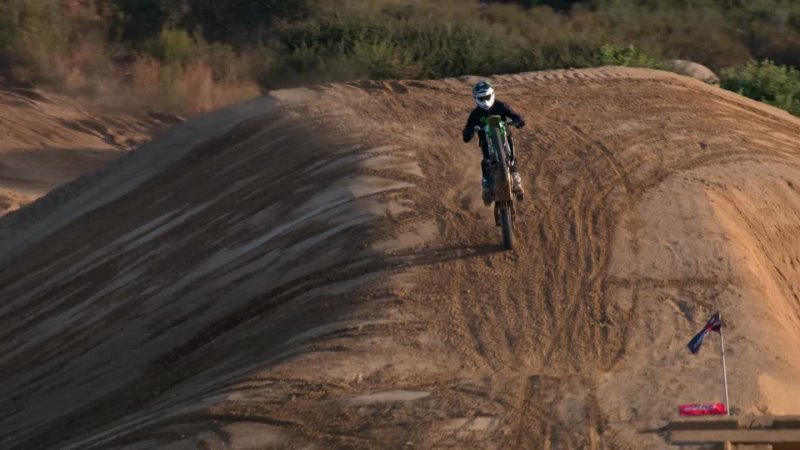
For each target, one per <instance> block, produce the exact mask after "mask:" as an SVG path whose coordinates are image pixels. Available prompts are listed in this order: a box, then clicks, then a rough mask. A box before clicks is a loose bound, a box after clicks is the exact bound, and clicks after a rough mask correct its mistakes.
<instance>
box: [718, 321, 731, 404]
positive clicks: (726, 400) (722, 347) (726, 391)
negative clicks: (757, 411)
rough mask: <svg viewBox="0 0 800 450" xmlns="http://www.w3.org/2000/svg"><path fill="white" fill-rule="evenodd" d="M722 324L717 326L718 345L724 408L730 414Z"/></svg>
mask: <svg viewBox="0 0 800 450" xmlns="http://www.w3.org/2000/svg"><path fill="white" fill-rule="evenodd" d="M719 318H720V320H722V314H721V313H720V315H719ZM722 328H723V327H722V326H720V327H719V345H720V352H721V353H722V380H723V382H724V383H725V410H726V411H727V413H728V415H729V416H730V415H731V406H730V405H731V404H730V400H728V366H727V365H726V364H725V338H724V337H723V336H722Z"/></svg>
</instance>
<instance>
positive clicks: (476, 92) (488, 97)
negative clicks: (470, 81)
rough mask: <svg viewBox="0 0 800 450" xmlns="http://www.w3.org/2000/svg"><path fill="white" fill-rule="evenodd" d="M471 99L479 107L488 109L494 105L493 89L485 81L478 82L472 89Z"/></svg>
mask: <svg viewBox="0 0 800 450" xmlns="http://www.w3.org/2000/svg"><path fill="white" fill-rule="evenodd" d="M472 98H474V99H475V103H477V104H478V106H479V107H481V108H483V109H489V108H491V107H492V105H494V88H493V87H492V85H491V84H489V83H488V82H486V81H479V82H478V83H476V84H475V86H474V87H473V88H472Z"/></svg>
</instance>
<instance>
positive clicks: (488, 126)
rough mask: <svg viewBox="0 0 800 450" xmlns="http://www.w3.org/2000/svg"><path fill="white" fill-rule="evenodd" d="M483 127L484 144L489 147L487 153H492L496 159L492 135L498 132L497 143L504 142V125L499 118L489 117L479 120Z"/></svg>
mask: <svg viewBox="0 0 800 450" xmlns="http://www.w3.org/2000/svg"><path fill="white" fill-rule="evenodd" d="M481 122H482V123H483V125H484V133H486V143H487V144H488V145H489V151H490V152H492V153H494V155H493V156H494V157H495V158H497V159H499V158H498V155H497V149H496V148H495V141H494V139H493V138H494V137H495V135H494V133H495V130H498V131H499V132H500V133H499V136H497V137H499V138H500V139H498V141H497V142H499V143H501V145H502V142H504V141H505V140H506V123H505V121H504V120H503V118H502V117H501V116H489V117H484V118H482V119H481Z"/></svg>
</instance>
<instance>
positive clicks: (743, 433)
mask: <svg viewBox="0 0 800 450" xmlns="http://www.w3.org/2000/svg"><path fill="white" fill-rule="evenodd" d="M669 441H670V443H672V444H699V443H705V442H725V441H730V442H733V443H736V444H762V443H763V444H778V443H784V444H785V443H798V444H800V429H799V430H790V429H764V430H719V429H717V430H709V429H706V430H675V431H670V434H669Z"/></svg>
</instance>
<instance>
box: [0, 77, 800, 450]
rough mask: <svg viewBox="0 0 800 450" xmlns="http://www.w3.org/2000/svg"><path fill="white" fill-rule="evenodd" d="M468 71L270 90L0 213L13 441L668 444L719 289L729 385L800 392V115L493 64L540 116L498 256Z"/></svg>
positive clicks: (523, 139)
mask: <svg viewBox="0 0 800 450" xmlns="http://www.w3.org/2000/svg"><path fill="white" fill-rule="evenodd" d="M472 81H473V80H472V79H469V78H465V79H458V80H444V81H430V82H402V83H398V82H361V83H351V84H337V85H328V86H321V87H316V88H313V89H303V90H294V91H284V92H276V93H274V94H273V95H272V96H270V97H265V98H263V99H258V100H255V101H253V102H249V103H247V104H244V105H241V106H237V107H233V108H230V109H228V110H226V111H222V112H218V113H215V114H213V115H210V116H206V117H203V118H200V119H197V120H196V121H192V122H189V123H187V124H184V125H183V126H181V127H178V128H176V129H175V130H174V131H173V132H171V133H170V134H169V135H168V136H165V137H164V139H163V140H160V141H157V142H155V143H153V144H150V145H148V146H145V147H144V148H142V149H141V150H139V151H137V152H133V153H131V154H130V155H129V157H128V158H126V160H124V161H122V162H121V163H120V164H118V165H117V166H113V167H109V168H107V169H105V170H104V171H103V172H101V173H99V174H97V175H95V176H93V177H87V178H86V179H84V180H83V181H82V183H78V184H71V185H67V186H65V187H64V188H62V189H59V191H57V192H56V193H54V194H52V195H50V196H48V197H45V198H44V199H43V200H41V201H40V202H37V203H36V204H34V205H32V206H31V207H28V208H24V209H22V210H20V211H18V212H16V213H12V214H10V215H8V216H7V217H5V218H4V219H2V220H0V255H3V256H2V257H0V258H1V259H0V263H3V264H4V266H2V267H4V268H3V269H2V271H1V272H0V377H1V378H2V379H3V380H4V383H3V384H2V385H1V386H0V405H2V406H0V447H3V448H9V447H11V448H14V447H19V448H37V449H38V448H76V449H78V448H80V449H89V448H111V447H119V448H141V449H145V448H154V447H163V448H171V449H184V448H186V449H190V448H211V449H221V448H253V449H255V448H309V449H311V448H320V449H322V448H364V449H367V448H369V449H376V448H387V449H388V448H392V449H395V448H412V447H416V448H453V449H469V448H476V449H477V448H481V449H483V448H497V449H509V448H536V449H572V448H592V449H601V448H603V449H634V448H665V447H668V445H667V444H666V443H665V441H664V440H663V436H662V435H661V434H659V433H657V432H652V431H650V432H648V431H646V430H653V429H657V428H658V427H659V426H660V425H661V424H663V421H664V420H667V419H669V418H672V417H675V415H676V405H677V404H678V403H682V402H691V401H712V400H720V399H721V397H722V392H721V389H720V386H719V378H720V376H719V367H718V361H717V356H716V351H717V349H718V347H717V343H716V341H715V340H711V341H709V342H708V343H707V344H706V345H705V347H704V348H703V350H702V352H701V354H700V355H698V356H695V357H693V356H691V355H689V354H688V351H687V350H686V348H685V344H686V342H687V341H688V339H689V338H690V337H691V335H692V334H694V333H695V332H696V331H697V330H698V329H699V327H700V326H701V325H702V323H703V322H704V321H705V319H706V318H707V316H708V314H709V313H710V312H711V311H713V310H715V309H720V310H721V311H722V312H723V314H724V316H725V318H726V320H727V334H726V339H727V342H728V345H729V348H728V353H729V369H730V381H731V392H732V399H731V400H732V403H733V406H734V408H735V411H737V412H739V413H758V412H772V413H795V414H797V413H800V410H798V407H797V406H796V405H800V387H798V385H797V383H796V381H795V380H797V379H798V376H799V375H800V367H799V364H800V363H798V361H800V350H798V349H799V348H800V346H798V345H797V344H798V343H800V299H798V295H800V271H799V270H798V267H800V237H798V236H800V225H798V224H799V223H800V217H799V216H800V139H798V138H797V136H798V133H800V121H798V120H797V119H794V118H791V117H790V116H788V115H786V114H784V113H781V112H779V111H777V110H774V109H771V108H768V107H765V106H763V105H759V104H757V103H755V102H751V101H748V100H744V99H741V98H739V97H737V96H735V95H733V94H730V93H726V92H722V91H719V90H717V89H715V88H712V87H707V86H705V85H703V84H702V83H699V82H694V81H692V80H689V79H686V78H681V77H678V76H675V75H670V74H666V73H661V72H654V71H646V70H631V69H617V68H602V69H594V70H584V71H556V72H542V73H533V74H523V75H515V76H505V77H497V78H496V79H494V81H495V82H496V84H497V86H498V88H499V90H500V92H501V94H502V95H501V96H502V97H503V98H505V99H506V100H508V101H510V102H511V103H512V104H513V105H515V106H516V107H517V108H518V109H519V110H521V111H522V112H523V113H524V114H525V116H526V118H527V119H528V123H529V124H530V126H529V127H527V128H525V129H524V130H521V131H520V132H517V138H518V141H519V145H520V147H521V148H524V149H525V150H523V151H522V156H521V158H522V164H523V167H524V168H525V179H526V184H527V187H528V189H529V192H530V195H529V197H528V200H526V203H525V204H524V205H523V206H522V207H521V217H520V224H521V227H520V232H519V242H518V243H519V250H517V251H515V252H511V253H502V252H499V251H498V244H499V234H498V231H497V229H496V228H495V227H494V225H493V223H492V220H491V217H490V214H489V210H487V209H485V208H483V207H482V206H481V205H480V201H479V198H478V168H477V166H478V159H479V156H478V154H479V153H478V150H477V149H476V148H475V147H474V145H464V144H462V143H461V142H460V136H459V133H460V127H461V125H462V121H463V120H464V117H465V115H466V113H467V111H468V109H469V108H470V99H469V97H468V95H467V94H468V92H469V89H468V87H469V85H470V83H471V82H472ZM65 224H66V225H65Z"/></svg>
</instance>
